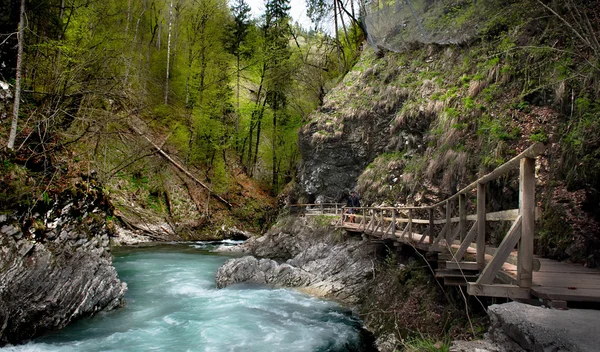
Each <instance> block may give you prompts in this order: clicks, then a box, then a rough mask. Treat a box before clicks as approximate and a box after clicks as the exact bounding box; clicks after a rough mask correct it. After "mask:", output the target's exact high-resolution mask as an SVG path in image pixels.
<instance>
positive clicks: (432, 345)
mask: <svg viewBox="0 0 600 352" xmlns="http://www.w3.org/2000/svg"><path fill="white" fill-rule="evenodd" d="M402 347H403V348H404V351H406V352H449V351H450V341H448V340H443V341H436V340H434V339H432V338H429V337H426V336H413V337H409V338H407V339H406V340H404V341H403V342H402Z"/></svg>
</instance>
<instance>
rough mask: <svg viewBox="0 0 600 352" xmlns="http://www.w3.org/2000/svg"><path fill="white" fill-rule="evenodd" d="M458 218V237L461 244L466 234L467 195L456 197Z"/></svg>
mask: <svg viewBox="0 0 600 352" xmlns="http://www.w3.org/2000/svg"><path fill="white" fill-rule="evenodd" d="M458 218H459V221H458V235H459V238H460V241H461V242H462V241H463V240H464V239H465V236H466V234H467V195H466V194H464V193H463V194H461V195H459V196H458Z"/></svg>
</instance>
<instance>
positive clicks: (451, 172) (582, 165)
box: [297, 1, 600, 266]
mask: <svg viewBox="0 0 600 352" xmlns="http://www.w3.org/2000/svg"><path fill="white" fill-rule="evenodd" d="M466 3H469V4H470V3H471V2H461V3H460V4H459V5H456V4H455V5H456V6H454V7H449V8H448V9H449V10H448V11H450V9H452V11H455V12H458V13H460V11H461V9H465V11H466V9H467V6H466V5H465V4H466ZM461 4H462V5H461ZM596 5H598V2H597V1H592V2H577V1H567V2H561V3H558V2H544V3H541V2H536V1H511V2H504V3H503V4H502V5H501V8H499V11H497V12H496V14H495V16H493V17H491V18H489V19H488V20H487V21H486V22H482V23H477V28H478V32H477V34H476V35H475V36H473V37H470V38H466V39H464V41H462V42H461V43H459V44H444V45H442V44H422V43H414V42H413V43H408V44H410V45H407V47H408V48H409V49H406V50H404V51H402V52H399V53H393V52H388V51H385V50H383V49H381V48H380V49H378V50H377V51H375V50H373V49H372V48H370V47H365V49H364V52H363V54H362V56H361V58H360V59H359V61H358V62H357V63H356V65H355V66H354V68H353V69H352V71H351V72H350V73H348V74H347V75H346V77H345V78H344V80H343V81H342V82H341V83H340V84H339V85H338V86H337V87H336V88H335V89H333V90H332V91H331V92H330V94H328V96H327V97H326V99H325V103H324V105H323V106H322V107H321V108H320V110H319V111H318V112H316V113H314V114H313V115H312V119H311V121H310V123H309V124H307V125H306V126H305V127H304V128H303V129H302V130H301V133H300V146H301V152H302V156H303V165H302V166H301V168H300V172H299V175H298V178H297V191H298V192H297V196H298V197H299V198H300V199H301V200H302V199H303V198H304V200H305V201H314V200H322V201H341V200H343V199H344V196H345V195H346V194H347V192H348V191H349V190H350V189H352V188H356V189H357V190H358V191H359V192H360V193H361V195H362V198H363V203H364V204H382V203H385V204H431V203H432V202H435V201H437V200H440V199H443V198H444V197H445V196H448V195H451V194H453V193H454V192H455V191H456V190H457V189H460V188H461V187H463V186H466V185H467V184H468V183H470V182H472V181H474V180H475V179H476V178H477V176H478V175H480V174H482V173H485V172H488V171H491V170H492V169H494V168H495V167H497V166H498V165H500V164H502V163H503V162H504V161H507V160H508V159H510V158H511V157H512V156H514V155H515V154H516V153H518V152H519V151H521V150H522V149H523V148H525V147H526V146H529V145H530V144H532V143H533V142H544V143H546V144H547V145H548V149H547V152H546V154H545V155H544V156H543V157H542V158H541V159H540V161H539V162H538V164H537V165H536V167H537V174H538V178H537V180H538V190H537V201H538V203H539V205H540V206H542V207H543V210H544V212H543V214H544V216H543V218H542V220H541V221H540V223H539V226H538V231H537V252H538V253H539V254H543V255H546V256H549V257H554V258H558V259H571V260H575V261H580V262H584V263H585V264H588V265H592V266H594V265H597V263H598V261H599V260H600V253H599V251H598V250H599V249H600V232H599V230H598V229H599V227H598V220H599V218H598V215H599V214H598V212H597V211H596V210H595V209H597V206H598V203H599V199H600V196H599V194H598V191H597V190H598V189H600V188H599V186H600V184H599V182H600V177H599V176H600V167H599V161H598V160H599V159H598V155H600V154H599V153H600V140H599V139H598V135H599V133H598V132H600V118H599V115H600V102H599V101H598V100H597V99H598V98H597V97H598V92H599V91H600V79H599V77H600V65H599V58H598V48H600V46H598V45H597V43H596V40H595V38H596V37H597V34H598V33H599V32H600V29H599V28H600V26H599V23H598V18H597V15H596V11H595V10H594V9H596V8H597V6H596ZM448 6H450V5H448ZM461 6H462V7H461ZM511 182H512V183H511ZM511 182H508V181H505V180H500V181H498V182H495V183H494V184H492V185H491V187H490V188H489V190H488V192H489V194H488V199H490V201H489V204H488V207H489V208H491V209H498V208H500V207H502V206H511V205H512V206H514V205H516V203H517V201H518V195H517V188H516V184H514V182H515V181H511ZM492 240H493V241H494V240H497V239H494V238H492Z"/></svg>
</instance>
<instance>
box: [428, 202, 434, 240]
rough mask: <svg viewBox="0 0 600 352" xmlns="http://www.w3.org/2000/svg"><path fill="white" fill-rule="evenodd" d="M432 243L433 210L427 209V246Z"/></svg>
mask: <svg viewBox="0 0 600 352" xmlns="http://www.w3.org/2000/svg"><path fill="white" fill-rule="evenodd" d="M432 243H433V208H429V244H432Z"/></svg>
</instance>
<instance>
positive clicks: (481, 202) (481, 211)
mask: <svg viewBox="0 0 600 352" xmlns="http://www.w3.org/2000/svg"><path fill="white" fill-rule="evenodd" d="M477 268H478V269H479V271H483V269H484V268H485V183H478V184H477Z"/></svg>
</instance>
